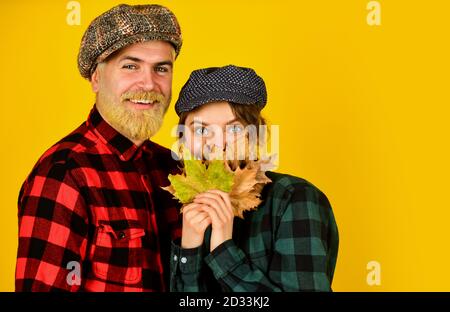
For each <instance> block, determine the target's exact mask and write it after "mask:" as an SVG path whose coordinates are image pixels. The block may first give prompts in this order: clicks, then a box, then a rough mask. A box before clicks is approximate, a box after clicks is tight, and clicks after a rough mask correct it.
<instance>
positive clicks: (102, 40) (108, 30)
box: [78, 4, 182, 79]
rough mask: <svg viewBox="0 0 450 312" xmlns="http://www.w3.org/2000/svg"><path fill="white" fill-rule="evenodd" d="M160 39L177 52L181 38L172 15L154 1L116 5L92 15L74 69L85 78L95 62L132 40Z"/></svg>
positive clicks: (95, 64)
mask: <svg viewBox="0 0 450 312" xmlns="http://www.w3.org/2000/svg"><path fill="white" fill-rule="evenodd" d="M149 40H162V41H168V42H169V43H171V44H172V45H173V46H174V48H175V52H176V55H177V56H178V53H179V52H180V49H181V45H182V37H181V30H180V25H179V24H178V21H177V19H176V17H175V15H174V14H173V13H172V12H171V11H170V10H169V9H168V8H166V7H163V6H161V5H156V4H150V5H128V4H119V5H118V6H115V7H113V8H112V9H110V10H108V11H106V12H104V13H103V14H101V15H100V16H98V17H96V18H95V19H94V20H93V21H92V22H91V24H90V25H89V26H88V28H87V30H86V32H85V33H84V35H83V38H82V40H81V46H80V51H79V53H78V69H79V71H80V74H81V76H83V77H84V78H87V79H89V78H90V77H91V75H92V73H93V72H94V70H95V68H96V66H97V64H98V63H100V62H102V61H103V60H105V59H106V58H107V57H108V56H109V55H111V54H112V53H114V52H115V51H117V50H119V49H121V48H123V47H125V46H128V45H130V44H133V43H137V42H143V41H149Z"/></svg>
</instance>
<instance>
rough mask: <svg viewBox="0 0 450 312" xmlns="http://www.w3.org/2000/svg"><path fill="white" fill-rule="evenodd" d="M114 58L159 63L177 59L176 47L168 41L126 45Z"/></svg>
mask: <svg viewBox="0 0 450 312" xmlns="http://www.w3.org/2000/svg"><path fill="white" fill-rule="evenodd" d="M113 58H114V59H115V60H116V61H121V60H123V59H126V58H128V59H130V58H135V59H138V60H140V61H143V62H148V63H158V62H162V61H174V60H175V48H174V47H173V46H172V45H171V44H170V43H168V42H166V41H157V40H152V41H144V42H138V43H134V44H131V45H129V46H126V47H124V48H122V49H120V50H119V51H117V52H116V53H114V56H113Z"/></svg>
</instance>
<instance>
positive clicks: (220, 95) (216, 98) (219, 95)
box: [175, 91, 265, 116]
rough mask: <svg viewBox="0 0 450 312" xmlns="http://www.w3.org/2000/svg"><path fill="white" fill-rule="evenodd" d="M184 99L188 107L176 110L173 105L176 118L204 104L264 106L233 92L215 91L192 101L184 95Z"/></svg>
mask: <svg viewBox="0 0 450 312" xmlns="http://www.w3.org/2000/svg"><path fill="white" fill-rule="evenodd" d="M185 97H187V98H188V100H186V102H187V103H189V104H188V105H185V106H183V107H182V108H178V109H177V105H176V104H175V111H176V113H177V115H178V116H179V115H180V114H181V113H185V112H190V111H193V110H194V109H196V108H198V107H200V106H203V105H205V104H209V103H213V102H220V101H225V102H231V103H236V104H243V105H257V106H258V107H260V108H263V107H264V106H265V103H259V102H258V101H257V100H255V99H254V98H253V97H250V96H248V95H246V94H243V93H241V92H233V91H215V92H214V93H208V94H204V95H201V96H197V97H195V98H192V99H189V94H186V95H185Z"/></svg>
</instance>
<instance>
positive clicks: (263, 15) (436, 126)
mask: <svg viewBox="0 0 450 312" xmlns="http://www.w3.org/2000/svg"><path fill="white" fill-rule="evenodd" d="M67 2H68V1H48V0H47V1H44V0H40V1H24V0H18V1H8V2H6V1H2V4H1V5H0V34H1V36H0V38H1V42H2V43H1V47H2V48H1V49H0V60H1V77H0V79H1V83H0V96H1V117H0V118H1V122H0V127H1V144H2V153H1V159H0V170H1V173H2V179H1V182H0V198H1V200H2V202H3V204H2V205H1V212H0V238H1V241H0V242H1V247H0V248H1V251H0V254H1V256H0V290H1V291H12V290H13V289H14V269H15V256H16V248H17V195H18V192H19V189H20V186H21V184H22V182H23V181H24V179H25V178H26V176H27V174H28V173H29V172H30V170H31V168H32V166H33V165H34V163H35V162H36V161H37V159H38V158H39V156H40V155H41V154H42V153H43V152H44V151H45V150H46V149H47V148H48V147H50V146H51V145H52V144H54V143H55V142H56V141H58V140H59V139H60V138H62V137H63V136H65V135H66V134H68V133H69V132H70V131H72V130H73V129H75V128H76V127H77V126H78V125H80V124H81V123H82V122H83V121H84V120H85V119H86V117H87V115H88V113H89V110H90V109H91V107H92V105H93V103H94V96H93V94H92V92H91V90H90V86H89V84H88V82H87V81H85V80H83V79H82V78H81V77H80V76H79V74H78V71H77V67H76V57H77V53H78V48H79V42H80V40H81V36H82V34H83V32H84V30H85V29H86V27H87V26H88V24H89V22H90V21H91V20H92V19H93V18H94V17H96V16H98V15H99V14H100V13H102V12H104V11H106V10H108V9H109V8H111V7H112V6H113V5H116V4H118V3H120V2H118V1H87V0H83V1H79V3H80V4H81V25H80V26H69V25H68V24H67V23H66V16H67V14H68V13H69V11H68V10H67V9H66V5H67ZM128 3H143V2H142V1H139V2H138V1H129V2H128ZM158 3H160V4H163V5H167V6H168V7H169V8H170V9H172V10H173V11H174V12H175V14H176V15H177V17H178V19H179V22H180V24H181V26H182V31H183V37H184V46H183V48H182V50H181V54H180V57H179V58H178V60H177V62H176V65H175V77H174V84H173V93H174V99H176V97H177V94H178V92H179V90H180V88H181V86H182V84H183V83H184V82H185V81H186V79H187V78H188V75H189V73H190V72H191V71H192V70H194V69H197V68H200V67H208V66H217V65H226V64H229V63H233V64H236V65H241V66H248V67H253V68H254V69H255V70H256V71H257V72H258V73H259V74H260V75H261V76H262V77H263V78H264V79H265V81H266V84H267V87H268V93H269V104H268V107H267V108H266V109H265V110H264V111H265V116H266V117H267V118H268V119H269V121H270V122H271V123H272V124H279V125H280V136H281V143H280V168H279V171H281V172H286V173H291V174H295V175H298V176H301V177H303V178H306V179H308V180H309V181H311V182H312V183H314V184H315V185H316V186H318V187H319V188H320V189H321V190H322V191H323V192H324V193H325V194H326V195H327V196H328V197H329V199H330V201H331V203H332V206H333V208H334V213H335V215H336V219H337V222H338V226H339V230H340V250H339V257H338V264H337V267H336V274H335V279H334V283H333V288H334V290H335V291H450V286H448V283H449V280H450V268H449V267H448V264H449V260H448V259H449V258H450V248H449V247H450V246H449V232H448V229H449V219H450V211H449V208H450V207H449V204H448V196H447V195H448V193H449V190H448V186H449V183H448V177H449V173H450V170H449V169H450V167H449V164H448V159H449V158H450V155H449V154H450V153H449V151H450V148H449V146H448V136H449V132H450V131H449V126H448V123H449V122H448V119H449V113H450V109H449V104H450V98H449V90H450V86H449V80H450V79H449V73H450V66H449V65H450V61H449V57H450V49H449V30H450V27H449V22H448V21H449V19H450V13H449V12H450V2H449V1H447V0H442V1H438V0H430V1H407V0H395V1H387V0H382V1H380V3H381V9H382V11H381V23H382V24H381V25H380V26H369V25H368V24H367V22H366V16H367V14H368V11H367V9H366V5H367V3H368V1H366V0H351V1H350V0H345V1H331V0H330V1H325V0H322V1H294V0H292V1H284V0H274V1H264V0H253V1H236V0H227V1H206V0H195V1H194V0H176V1H175V0H173V1H158ZM172 105H173V104H172ZM176 121H177V118H176V115H175V113H174V111H173V106H172V107H171V109H170V110H169V113H168V115H167V117H166V119H165V125H164V127H163V128H162V129H161V131H160V132H159V134H158V135H157V136H156V137H155V141H157V142H159V143H161V144H163V145H166V146H170V145H171V144H172V142H173V139H172V138H171V137H170V129H171V126H172V125H174V124H175V123H176ZM372 260H375V261H378V262H379V263H380V265H381V285H380V286H369V285H368V284H367V282H366V276H367V273H368V270H367V269H366V265H367V263H368V262H369V261H372Z"/></svg>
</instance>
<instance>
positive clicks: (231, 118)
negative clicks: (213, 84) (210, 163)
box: [183, 102, 245, 158]
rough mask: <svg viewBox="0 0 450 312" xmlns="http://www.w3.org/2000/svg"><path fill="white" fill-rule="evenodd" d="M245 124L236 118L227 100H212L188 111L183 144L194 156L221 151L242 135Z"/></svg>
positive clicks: (202, 156)
mask: <svg viewBox="0 0 450 312" xmlns="http://www.w3.org/2000/svg"><path fill="white" fill-rule="evenodd" d="M244 133H245V126H244V125H243V124H242V123H241V122H240V121H239V120H237V118H236V116H235V115H234V114H233V110H232V109H231V106H230V104H229V103H228V102H213V103H208V104H205V105H202V106H201V107H200V108H198V109H196V110H194V111H192V112H190V113H189V114H188V115H187V117H186V121H185V129H184V135H183V138H184V144H185V146H186V147H187V148H188V149H189V150H190V152H191V153H192V154H193V155H195V156H196V157H201V158H205V157H204V155H205V153H207V152H209V151H212V150H213V148H215V151H218V150H219V151H223V150H224V149H225V148H226V147H227V146H230V145H231V144H234V143H235V142H237V141H238V140H239V139H241V138H243V137H244Z"/></svg>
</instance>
